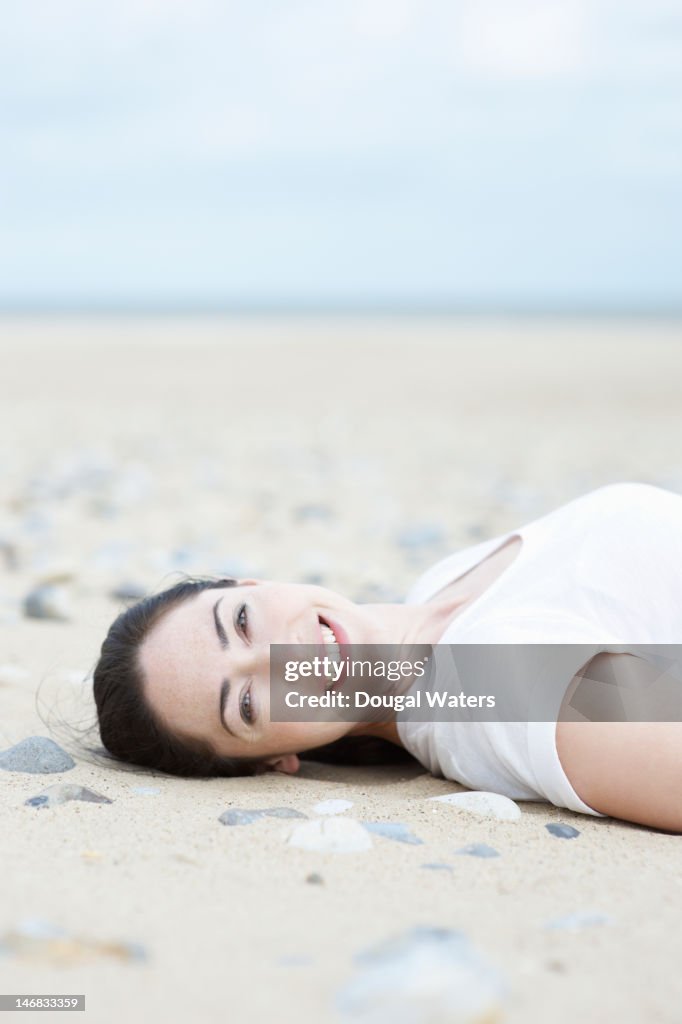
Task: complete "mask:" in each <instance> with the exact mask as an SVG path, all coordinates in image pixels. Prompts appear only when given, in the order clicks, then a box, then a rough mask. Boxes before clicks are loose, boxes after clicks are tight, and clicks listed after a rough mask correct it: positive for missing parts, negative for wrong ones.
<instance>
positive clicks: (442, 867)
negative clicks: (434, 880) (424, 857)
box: [419, 861, 452, 871]
mask: <svg viewBox="0 0 682 1024" xmlns="http://www.w3.org/2000/svg"><path fill="white" fill-rule="evenodd" d="M419 867H420V868H426V869H427V871H452V864H441V863H440V862H439V861H433V863H431V864H420V865H419Z"/></svg>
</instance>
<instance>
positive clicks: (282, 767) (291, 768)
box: [265, 754, 301, 775]
mask: <svg viewBox="0 0 682 1024" xmlns="http://www.w3.org/2000/svg"><path fill="white" fill-rule="evenodd" d="M265 763H266V764H267V765H269V767H270V768H272V769H273V771H276V772H284V774H285V775H295V774H296V772H297V771H298V769H299V768H300V767H301V762H300V761H299V759H298V757H297V755H296V754H281V755H280V756H279V757H271V758H269V759H268V760H266V762H265Z"/></svg>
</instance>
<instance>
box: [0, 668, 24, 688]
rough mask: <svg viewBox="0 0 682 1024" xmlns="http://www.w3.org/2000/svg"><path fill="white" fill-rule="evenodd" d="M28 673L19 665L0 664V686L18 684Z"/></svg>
mask: <svg viewBox="0 0 682 1024" xmlns="http://www.w3.org/2000/svg"><path fill="white" fill-rule="evenodd" d="M29 675H30V673H29V672H27V670H26V669H25V668H21V666H20V665H0V686H18V685H19V684H20V683H23V682H25V681H26V680H27V679H28V677H29Z"/></svg>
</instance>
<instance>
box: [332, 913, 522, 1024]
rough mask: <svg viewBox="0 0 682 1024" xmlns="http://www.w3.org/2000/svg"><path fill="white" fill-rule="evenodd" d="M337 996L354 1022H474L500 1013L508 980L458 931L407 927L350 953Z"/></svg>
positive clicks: (338, 1002) (338, 1004)
mask: <svg viewBox="0 0 682 1024" xmlns="http://www.w3.org/2000/svg"><path fill="white" fill-rule="evenodd" d="M355 961H356V964H357V965H358V970H357V973H356V975H355V977H353V978H352V979H351V980H350V982H349V983H348V984H346V985H345V986H344V987H343V988H342V990H341V991H340V992H339V993H338V996H337V1006H338V1009H339V1010H340V1012H341V1013H342V1014H343V1015H344V1016H345V1017H346V1018H348V1019H350V1020H352V1021H353V1022H354V1024H446V1022H447V1024H475V1022H477V1024H480V1022H482V1021H483V1020H491V1021H492V1020H497V1019H500V1018H501V1016H502V1004H503V1000H504V999H505V997H506V995H507V991H508V985H507V983H506V982H505V981H504V979H503V978H502V976H501V975H500V974H499V973H498V971H497V970H496V969H495V968H494V967H493V966H492V965H491V964H489V963H488V962H487V960H486V959H485V958H484V957H483V956H481V955H480V954H479V953H478V952H477V951H476V950H475V949H474V948H473V947H472V946H471V944H470V942H469V939H468V938H467V936H466V935H464V934H463V933H462V932H458V931H452V930H450V929H446V928H412V929H411V930H410V931H407V932H405V933H404V934H402V935H398V936H397V937H395V938H393V939H390V940H388V941H387V942H385V943H381V944H380V945H378V946H375V947H373V948H371V949H369V950H365V951H363V952H361V953H360V954H358V955H357V956H356V957H355Z"/></svg>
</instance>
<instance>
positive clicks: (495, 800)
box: [429, 790, 521, 821]
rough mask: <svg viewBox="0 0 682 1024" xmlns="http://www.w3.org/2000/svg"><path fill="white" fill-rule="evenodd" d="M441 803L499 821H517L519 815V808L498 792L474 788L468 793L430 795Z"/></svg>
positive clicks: (431, 798)
mask: <svg viewBox="0 0 682 1024" xmlns="http://www.w3.org/2000/svg"><path fill="white" fill-rule="evenodd" d="M429 799H430V800H435V801H437V802H438V803H441V804H447V805H448V806H449V807H454V808H455V810H457V811H468V812H469V814H477V815H478V816H479V817H481V818H497V819H498V820H499V821H517V820H518V819H519V818H520V817H521V808H520V807H519V805H518V804H515V803H514V801H513V800H510V799H509V797H508V796H502V795H501V794H500V793H487V792H485V791H484V790H475V791H473V792H469V793H446V794H445V795H444V796H432V797H429Z"/></svg>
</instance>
